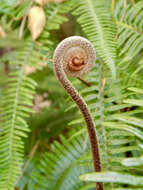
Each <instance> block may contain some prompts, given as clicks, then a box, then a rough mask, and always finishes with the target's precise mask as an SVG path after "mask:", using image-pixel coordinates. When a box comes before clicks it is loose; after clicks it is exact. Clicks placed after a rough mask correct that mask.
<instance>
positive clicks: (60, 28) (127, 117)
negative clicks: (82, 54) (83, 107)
mask: <svg viewBox="0 0 143 190" xmlns="http://www.w3.org/2000/svg"><path fill="white" fill-rule="evenodd" d="M35 6H36V7H38V10H40V11H41V12H42V14H43V16H41V15H40V12H34V14H33V15H32V16H31V18H30V10H31V9H32V8H33V7H35ZM30 19H32V20H30ZM33 32H34V34H33ZM35 32H36V34H35ZM71 35H80V36H84V37H86V38H88V39H89V40H90V41H91V42H92V43H93V45H94V47H95V49H96V52H97V60H96V63H95V66H94V68H93V69H92V71H91V72H90V73H89V74H88V75H86V76H84V80H86V81H87V82H88V83H89V84H90V86H86V85H85V84H84V83H82V82H81V81H80V80H78V79H73V78H71V81H72V83H73V85H74V86H75V87H76V88H77V89H78V90H79V92H80V94H81V95H82V96H83V97H84V99H85V100H86V102H87V104H88V106H89V109H90V110H91V112H92V115H93V117H94V121H95V124H96V127H97V132H98V138H99V142H100V150H101V158H102V164H103V171H102V172H101V173H93V166H92V160H91V159H92V158H91V152H90V146H89V142H88V137H87V131H86V127H85V124H84V122H83V118H82V117H81V114H80V113H79V111H78V109H77V108H76V106H75V105H74V104H73V102H72V101H71V100H70V98H69V97H68V96H67V94H66V93H65V92H64V90H63V89H62V88H61V87H60V85H59V84H58V82H57V79H56V77H55V75H54V73H53V65H52V56H53V51H54V49H55V47H56V45H57V44H58V43H59V42H60V41H61V40H62V39H64V38H66V37H68V36H71ZM35 36H36V37H35ZM142 55H143V0H116V1H115V0H100V1H98V0H65V1H62V0H53V1H52V0H51V1H49V0H43V1H42V0H36V1H34V0H20V1H16V0H10V1H8V0H7V1H6V0H1V1H0V63H1V64H0V111H1V114H0V190H93V189H95V186H96V185H95V182H96V181H103V182H105V189H106V190H141V189H143V172H142V169H143V157H142V155H143V108H142V106H143V88H142V84H143V58H142Z"/></svg>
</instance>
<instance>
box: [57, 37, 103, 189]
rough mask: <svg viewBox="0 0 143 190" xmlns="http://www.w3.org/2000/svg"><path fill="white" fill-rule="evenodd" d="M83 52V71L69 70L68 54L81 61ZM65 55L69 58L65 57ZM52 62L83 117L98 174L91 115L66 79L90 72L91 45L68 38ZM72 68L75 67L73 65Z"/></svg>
mask: <svg viewBox="0 0 143 190" xmlns="http://www.w3.org/2000/svg"><path fill="white" fill-rule="evenodd" d="M74 47H75V49H76V51H75V50H74V49H73V48H74ZM78 48H79V50H80V51H81V52H80V53H78V52H77V49H78ZM72 50H73V51H72ZM73 52H74V53H73ZM83 52H85V55H83V60H82V61H81V60H79V65H80V64H81V63H83V62H84V64H83V65H84V67H83V69H81V70H78V71H77V70H76V71H74V70H72V69H71V68H69V66H67V65H68V64H69V62H70V61H71V57H70V54H71V55H72V59H73V58H74V57H75V58H77V57H78V58H80V59H81V55H82V54H83ZM67 55H68V56H69V57H66V56H67ZM73 55H74V57H73ZM79 55H80V56H79ZM65 60H66V61H67V62H65ZM53 61H54V71H55V74H56V76H57V78H58V80H59V82H60V83H61V85H62V86H63V88H64V89H65V90H66V92H67V93H68V94H69V95H70V96H71V98H72V99H73V101H74V102H75V103H76V104H77V106H78V107H79V109H80V111H81V113H82V115H83V117H84V120H85V122H86V126H87V129H88V134H89V138H90V144H91V151H92V156H93V165H94V170H95V172H100V171H101V161H100V153H99V144H98V138H97V135H96V129H95V125H94V121H93V119H92V116H91V113H90V111H89V109H88V106H87V104H86V102H85V101H84V100H83V98H82V97H81V96H80V95H79V93H78V92H77V90H76V89H75V88H74V87H73V86H72V84H71V82H70V81H69V80H68V78H67V77H66V74H68V75H71V76H75V77H80V76H82V75H83V74H85V73H87V72H88V71H89V70H90V68H91V67H92V66H93V64H94V61H95V51H94V48H93V46H92V45H91V43H90V42H89V41H88V40H86V39H85V38H82V37H79V36H74V37H69V38H66V39H65V40H63V41H62V42H61V43H60V44H59V45H58V46H57V48H56V50H55V52H54V60H53ZM76 61H77V60H76ZM80 61H81V62H80ZM85 63H86V64H85ZM79 65H78V64H77V66H79ZM83 65H82V66H83ZM74 66H76V65H74ZM80 66H81V65H80ZM65 73H66V74H65ZM96 189H97V190H104V185H103V183H102V182H97V183H96Z"/></svg>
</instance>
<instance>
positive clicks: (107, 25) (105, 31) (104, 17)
mask: <svg viewBox="0 0 143 190" xmlns="http://www.w3.org/2000/svg"><path fill="white" fill-rule="evenodd" d="M73 15H75V16H76V17H77V22H78V23H79V24H80V25H81V27H82V30H83V32H84V33H85V35H86V36H87V38H88V39H89V40H90V41H91V42H92V43H93V45H94V47H95V48H96V50H97V53H98V55H99V56H100V57H101V58H102V59H103V61H104V62H105V63H106V64H107V65H108V67H109V68H110V70H111V72H112V75H113V76H114V77H115V76H116V69H115V62H116V42H115V35H116V27H115V24H114V22H113V20H112V18H111V16H110V15H109V13H108V11H107V10H106V7H104V1H103V0H100V1H95V0H78V1H77V2H76V6H75V10H74V11H73Z"/></svg>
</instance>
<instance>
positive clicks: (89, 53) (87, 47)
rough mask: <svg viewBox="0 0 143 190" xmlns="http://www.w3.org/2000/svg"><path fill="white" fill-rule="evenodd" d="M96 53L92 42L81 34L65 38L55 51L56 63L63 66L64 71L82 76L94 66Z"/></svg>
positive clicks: (71, 74) (75, 75) (70, 74)
mask: <svg viewBox="0 0 143 190" xmlns="http://www.w3.org/2000/svg"><path fill="white" fill-rule="evenodd" d="M95 58H96V54H95V50H94V47H93V46H92V44H91V42H89V41H88V40H87V39H85V38H83V37H80V36H71V37H68V38H66V39H64V40H63V41H62V42H61V43H60V44H59V45H58V46H57V48H56V50H55V52H54V65H55V64H59V67H61V65H62V66H63V69H64V72H65V73H66V74H67V75H69V76H73V77H80V76H82V75H84V74H86V73H88V71H89V70H90V69H91V68H92V67H93V65H94V62H95Z"/></svg>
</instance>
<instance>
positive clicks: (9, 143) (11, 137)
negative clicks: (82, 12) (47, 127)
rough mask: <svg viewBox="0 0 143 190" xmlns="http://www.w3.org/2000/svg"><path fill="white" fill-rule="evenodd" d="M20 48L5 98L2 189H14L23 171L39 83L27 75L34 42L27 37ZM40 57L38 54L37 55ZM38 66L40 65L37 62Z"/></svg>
mask: <svg viewBox="0 0 143 190" xmlns="http://www.w3.org/2000/svg"><path fill="white" fill-rule="evenodd" d="M23 45H24V47H23V48H22V49H20V50H19V51H16V52H15V54H14V57H13V60H11V62H10V63H11V64H16V65H17V70H16V71H12V72H11V73H10V74H9V78H8V80H7V84H6V86H5V88H4V91H3V99H2V103H1V104H2V111H3V112H2V127H1V130H0V152H1V154H0V171H1V172H0V179H1V180H0V189H1V190H13V189H14V186H15V183H16V181H17V179H18V177H19V175H20V173H21V167H22V164H23V156H24V142H23V138H25V137H27V136H28V135H27V133H28V132H29V127H28V125H27V123H26V121H25V119H26V118H27V117H29V114H30V113H31V112H33V111H32V109H31V106H32V105H33V103H32V100H33V94H34V93H35V87H36V83H35V81H34V80H33V79H31V78H30V77H28V76H26V75H25V66H26V65H30V66H31V65H33V64H35V60H36V61H37V59H36V57H37V56H36V53H37V52H36V51H34V47H35V46H34V42H32V41H31V40H27V41H26V43H25V44H23ZM35 56H36V57H35ZM35 65H36V64H35Z"/></svg>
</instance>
